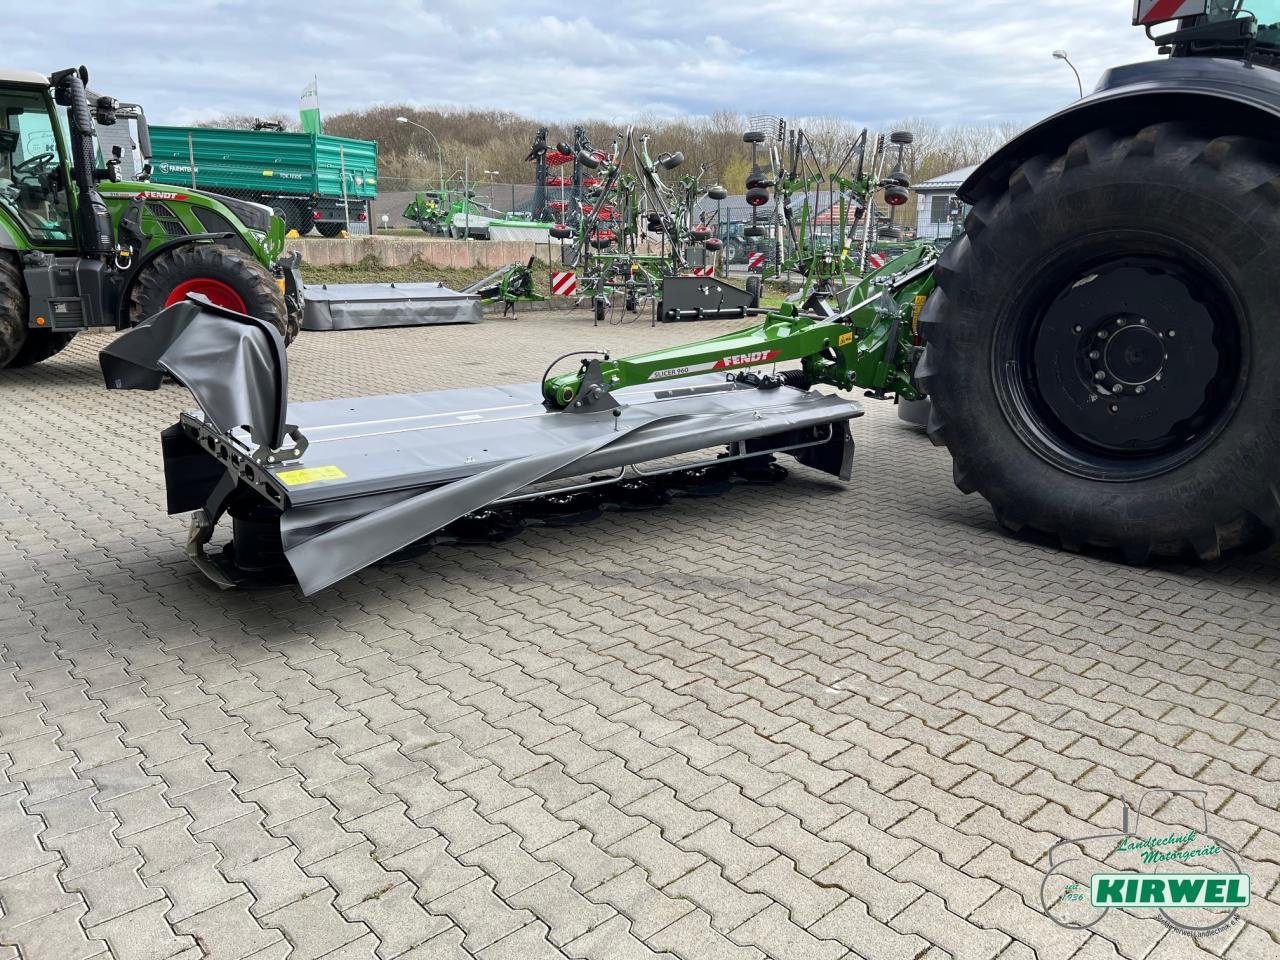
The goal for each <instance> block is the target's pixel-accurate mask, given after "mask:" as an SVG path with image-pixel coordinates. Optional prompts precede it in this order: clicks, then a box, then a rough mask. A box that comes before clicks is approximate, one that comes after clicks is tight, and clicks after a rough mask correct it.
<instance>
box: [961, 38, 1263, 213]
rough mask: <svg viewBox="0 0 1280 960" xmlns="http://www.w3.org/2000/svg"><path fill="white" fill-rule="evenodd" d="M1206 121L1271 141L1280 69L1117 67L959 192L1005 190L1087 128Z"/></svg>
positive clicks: (1188, 63) (1205, 63)
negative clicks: (1017, 174)
mask: <svg viewBox="0 0 1280 960" xmlns="http://www.w3.org/2000/svg"><path fill="white" fill-rule="evenodd" d="M1135 118H1140V119H1141V121H1142V122H1143V123H1144V124H1152V123H1160V122H1161V121H1165V120H1180V121H1193V122H1194V121H1195V120H1198V119H1210V120H1212V121H1213V124H1214V126H1215V127H1216V128H1217V129H1220V130H1221V131H1222V132H1223V133H1248V134H1249V135H1250V136H1253V137H1256V138H1263V139H1265V138H1268V137H1270V138H1273V139H1274V138H1276V134H1275V132H1274V131H1275V130H1276V127H1277V125H1276V123H1275V121H1276V119H1277V118H1280V72H1278V71H1275V70H1270V69H1265V68H1259V67H1253V66H1249V65H1247V64H1245V63H1243V62H1241V61H1239V60H1220V59H1213V58H1208V57H1173V58H1169V59H1165V60H1152V61H1148V62H1144V63H1132V64H1129V65H1127V66H1123V67H1115V68H1113V69H1111V70H1108V71H1107V72H1106V73H1104V74H1103V76H1102V79H1101V81H1099V83H1098V87H1097V89H1096V90H1095V91H1094V92H1093V93H1091V94H1090V95H1089V96H1087V97H1085V98H1084V99H1083V100H1078V101H1076V102H1075V103H1073V104H1072V105H1071V106H1069V107H1067V108H1066V109H1065V110H1060V111H1059V112H1058V113H1055V114H1054V115H1053V116H1051V117H1048V118H1047V119H1045V120H1042V121H1041V122H1040V123H1037V124H1035V125H1034V126H1032V127H1030V128H1028V129H1027V130H1024V131H1023V132H1022V133H1020V134H1019V135H1018V136H1016V137H1014V138H1013V139H1012V140H1010V141H1009V142H1008V143H1006V144H1005V145H1004V146H1003V147H1001V148H1000V149H999V150H997V151H996V152H995V153H994V154H992V155H991V156H990V157H988V158H987V159H986V160H985V161H983V162H982V163H981V164H979V165H978V167H977V169H975V170H974V171H973V173H971V174H970V175H969V177H968V178H967V179H966V180H965V182H964V183H963V184H962V185H961V186H960V189H959V190H957V191H956V195H957V196H958V197H959V198H960V199H961V200H963V201H964V202H965V203H968V204H970V205H972V204H975V203H977V202H978V201H979V200H980V199H981V198H982V197H983V196H985V195H986V194H987V193H988V192H991V191H993V190H994V191H997V192H1002V191H1004V190H1005V189H1006V188H1007V186H1008V182H1009V176H1010V174H1012V173H1013V172H1014V170H1016V169H1017V168H1018V167H1019V166H1020V165H1021V164H1022V163H1024V162H1025V161H1027V160H1029V159H1030V158H1031V157H1034V156H1037V155H1038V154H1042V153H1057V152H1061V151H1062V150H1063V148H1065V147H1066V146H1068V145H1070V144H1071V143H1072V142H1073V141H1075V140H1076V139H1077V138H1079V137H1082V136H1084V135H1085V134H1087V133H1089V132H1090V131H1091V130H1099V129H1102V128H1104V127H1107V126H1110V125H1113V124H1126V125H1127V124H1132V123H1133V122H1134V120H1135Z"/></svg>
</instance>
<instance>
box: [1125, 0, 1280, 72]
mask: <svg viewBox="0 0 1280 960" xmlns="http://www.w3.org/2000/svg"><path fill="white" fill-rule="evenodd" d="M1133 23H1134V25H1135V26H1141V27H1145V28H1146V31H1147V36H1149V37H1150V38H1151V39H1152V40H1153V41H1154V42H1155V43H1156V44H1158V45H1159V47H1160V52H1161V53H1166V54H1169V55H1171V56H1175V57H1219V58H1229V59H1243V60H1246V61H1250V62H1256V63H1259V64H1260V65H1262V66H1274V65H1276V62H1277V57H1280V0H1249V3H1248V4H1247V5H1246V3H1245V2H1244V0H1135V3H1134V10H1133ZM1170 25H1172V29H1171V30H1170V29H1164V28H1167V27H1169V26H1170ZM1158 29H1164V32H1157V30H1158Z"/></svg>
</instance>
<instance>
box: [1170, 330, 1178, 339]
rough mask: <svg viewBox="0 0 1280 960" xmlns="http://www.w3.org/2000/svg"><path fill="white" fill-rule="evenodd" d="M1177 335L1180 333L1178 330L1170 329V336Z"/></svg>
mask: <svg viewBox="0 0 1280 960" xmlns="http://www.w3.org/2000/svg"><path fill="white" fill-rule="evenodd" d="M1177 335H1178V331H1177V330H1170V331H1169V336H1170V337H1176V336H1177Z"/></svg>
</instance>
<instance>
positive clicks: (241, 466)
mask: <svg viewBox="0 0 1280 960" xmlns="http://www.w3.org/2000/svg"><path fill="white" fill-rule="evenodd" d="M273 337H274V338H275V340H273V339H272V338H273ZM278 339H279V338H278V335H277V334H275V333H274V331H273V330H272V329H271V328H269V327H268V326H266V325H264V324H261V323H259V322H258V321H254V320H253V319H252V318H247V317H243V316H242V315H240V314H235V313H231V312H230V311H224V310H220V309H218V308H211V307H210V306H209V305H207V304H193V303H186V304H179V305H178V306H176V307H171V308H169V309H168V310H166V311H164V312H163V313H160V314H157V315H156V316H155V317H153V318H152V319H151V320H148V321H146V322H145V323H144V324H142V325H140V326H139V327H137V328H135V330H134V331H131V332H130V333H127V334H125V335H124V336H122V337H120V338H119V339H118V340H117V341H116V342H115V343H114V344H113V345H112V346H111V347H109V348H108V349H107V350H106V351H103V356H102V365H103V370H104V373H105V375H106V378H107V383H108V386H115V387H141V388H147V387H151V388H152V389H154V387H152V386H151V385H152V384H153V383H154V384H155V385H156V386H158V384H159V381H160V380H161V379H162V377H163V373H164V372H165V371H168V372H170V373H172V374H173V375H174V376H175V377H177V378H178V379H179V380H180V381H181V382H183V383H184V384H185V385H186V386H187V387H188V388H189V389H190V390H191V391H192V393H193V394H194V395H195V396H196V399H197V401H198V402H199V403H200V407H201V409H200V410H199V411H193V412H188V413H184V414H182V415H181V417H180V419H179V421H178V423H176V424H175V425H174V426H173V427H171V428H169V429H168V430H167V431H165V434H164V437H163V447H164V459H165V477H166V486H167V491H168V502H169V512H170V513H179V512H186V511H192V510H194V511H196V513H195V517H194V518H193V524H192V534H191V540H190V542H189V544H188V554H189V555H190V556H191V557H192V559H193V560H195V561H196V563H197V564H198V565H199V566H200V568H201V569H202V570H203V571H204V572H205V573H206V574H208V575H209V576H210V577H211V579H213V580H215V581H216V582H218V583H219V584H221V585H223V586H235V585H243V584H246V583H251V582H253V581H254V580H266V579H270V578H271V577H272V576H273V575H274V574H275V573H279V571H280V568H282V567H285V566H286V565H287V569H288V571H290V572H291V574H292V576H293V577H295V578H296V579H297V581H298V583H300V584H301V586H302V589H303V591H304V592H305V593H313V592H315V591H317V590H320V589H323V588H324V587H326V586H328V585H330V584H332V583H335V582H336V581H338V580H340V579H342V578H343V577H346V576H348V575H350V574H352V573H355V572H356V571H358V570H361V569H363V568H364V567H366V566H368V565H370V564H373V563H376V562H378V561H379V560H381V559H383V558H385V557H388V556H390V555H392V554H394V553H397V552H399V551H401V550H403V549H405V548H407V547H410V546H411V545H415V544H422V543H425V542H429V541H430V540H431V539H432V538H433V537H436V538H439V537H447V536H454V537H455V538H456V537H458V536H465V535H466V534H458V533H457V529H458V527H459V525H462V526H464V527H467V529H469V530H471V531H473V532H474V530H475V528H476V527H477V525H481V526H483V524H484V523H485V522H488V523H490V524H491V525H495V524H496V527H497V528H498V529H499V530H500V529H502V528H503V525H504V524H509V523H510V521H511V520H512V518H513V517H515V516H516V515H518V514H520V513H521V512H522V511H523V512H525V514H526V515H532V516H536V517H546V516H548V515H553V516H554V515H557V512H558V513H559V515H566V514H575V513H583V512H590V510H591V509H595V508H597V507H599V506H600V505H602V504H609V505H619V504H620V505H623V506H626V505H638V503H639V502H652V503H656V502H661V501H662V498H663V496H666V497H668V498H669V493H668V492H667V489H666V484H668V483H675V484H676V485H679V484H680V483H687V482H698V481H705V480H706V479H707V478H708V477H711V478H712V479H717V480H720V481H728V480H731V479H733V478H734V477H739V478H741V477H757V478H758V477H759V476H760V475H761V474H762V473H763V474H766V475H770V476H772V477H774V478H776V477H777V476H778V475H779V474H782V473H784V472H783V471H781V470H780V469H779V468H777V467H776V466H774V465H772V464H771V455H772V454H776V453H788V454H790V455H792V456H793V457H795V458H796V459H797V460H799V461H800V462H801V463H804V464H806V465H809V466H812V467H814V468H816V469H819V470H822V471H825V472H827V473H829V474H832V475H834V476H837V477H840V478H841V479H845V480H847V479H848V478H849V475H850V469H851V465H852V457H853V440H852V437H851V434H850V430H849V421H850V420H852V419H853V418H855V417H858V416H861V414H862V408H861V407H860V406H859V405H858V404H856V403H854V402H852V401H849V400H846V399H842V398H839V397H835V396H828V395H823V394H818V393H814V392H809V391H801V390H797V389H794V388H791V387H786V386H772V387H770V388H768V389H764V388H761V387H759V386H755V385H751V384H749V383H746V382H741V381H726V380H724V379H722V378H718V377H717V376H714V375H712V376H707V377H703V378H696V379H691V380H686V381H682V382H681V385H680V386H679V387H675V388H665V389H655V388H652V387H644V388H639V387H637V388H630V389H626V390H619V391H616V392H615V393H614V394H613V397H614V398H615V399H616V400H617V401H618V402H619V404H620V406H618V407H617V408H615V409H612V410H603V411H600V412H595V413H574V412H567V411H552V410H548V409H547V408H546V407H545V406H544V405H543V403H542V396H541V390H540V386H539V385H538V384H518V385H512V386H501V387H478V388H470V389H462V390H444V391H435V392H429V393H418V394H401V395H390V396H371V397H359V398H354V399H347V400H324V401H319V402H313V403H300V404H288V403H287V401H286V400H285V393H286V392H287V382H286V378H287V372H286V369H285V367H284V351H283V345H282V344H279V345H278V346H279V349H278V350H277V349H276V347H277V344H276V342H275V341H277V340H278ZM220 353H221V355H222V357H221V359H217V358H218V355H219V354H220ZM228 355H234V356H236V357H237V358H239V359H238V360H237V361H236V363H235V364H231V365H229V364H228V363H227V362H226V359H225V358H226V356H228ZM211 358H215V359H212V360H211ZM226 513H229V514H230V515H231V517H232V526H233V539H232V543H231V545H230V547H229V548H228V549H227V550H225V551H224V554H223V556H221V557H217V558H215V557H213V556H210V555H208V554H207V553H206V552H205V546H206V544H207V543H208V542H209V541H210V539H211V537H212V534H213V529H214V526H215V525H216V524H217V522H218V520H219V519H220V518H221V516H222V515H223V514H226ZM486 518H487V519H486Z"/></svg>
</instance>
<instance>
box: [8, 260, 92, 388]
mask: <svg viewBox="0 0 1280 960" xmlns="http://www.w3.org/2000/svg"><path fill="white" fill-rule="evenodd" d="M74 336H75V334H74V333H61V332H59V333H55V332H53V331H52V330H37V329H33V328H32V327H28V326H27V293H26V287H25V284H24V283H23V281H22V271H21V270H19V269H18V265H17V264H16V263H14V262H13V261H12V260H11V259H9V257H7V256H4V255H0V369H5V368H15V367H28V366H30V365H31V364H33V363H39V362H40V361H41V360H47V359H48V358H49V357H52V356H53V355H54V354H55V353H57V352H58V351H59V350H61V349H62V348H63V347H65V346H66V345H67V344H68V343H70V342H71V338H72V337H74Z"/></svg>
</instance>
